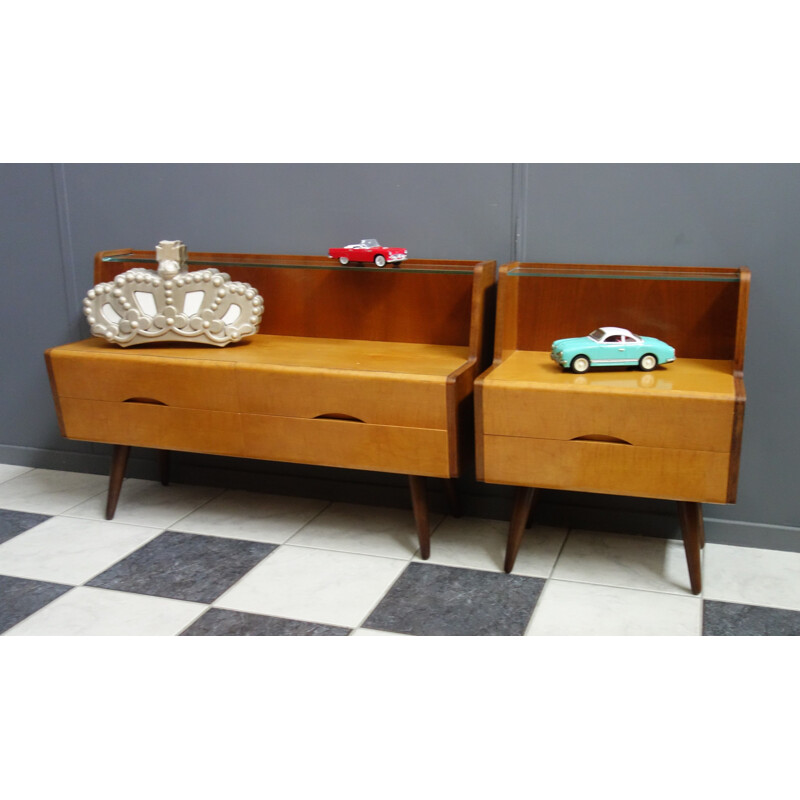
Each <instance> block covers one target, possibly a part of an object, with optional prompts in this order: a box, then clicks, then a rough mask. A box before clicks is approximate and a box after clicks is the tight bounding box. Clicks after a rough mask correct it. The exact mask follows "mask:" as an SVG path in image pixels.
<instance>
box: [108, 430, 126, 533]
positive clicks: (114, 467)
mask: <svg viewBox="0 0 800 800" xmlns="http://www.w3.org/2000/svg"><path fill="white" fill-rule="evenodd" d="M130 452H131V448H130V446H129V445H127V444H115V445H114V451H113V453H112V454H111V474H110V475H109V478H108V501H107V502H106V519H114V514H115V513H116V511H117V501H118V500H119V493H120V490H121V489H122V479H123V478H124V477H125V467H127V466H128V456H129V455H130Z"/></svg>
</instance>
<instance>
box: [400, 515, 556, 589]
mask: <svg viewBox="0 0 800 800" xmlns="http://www.w3.org/2000/svg"><path fill="white" fill-rule="evenodd" d="M566 535H567V532H566V530H565V529H564V528H552V527H547V526H543V525H534V526H533V527H532V528H531V529H530V530H528V531H525V535H524V537H523V539H522V544H521V545H520V549H519V554H518V555H517V560H516V563H515V564H514V574H515V575H528V576H531V577H537V578H546V577H547V576H548V575H549V574H550V572H551V571H552V569H553V565H554V564H555V562H556V558H557V557H558V553H559V550H560V549H561V545H562V544H563V543H564V539H565V537H566ZM507 541H508V522H504V521H502V520H494V519H476V518H474V517H461V518H455V517H447V518H446V519H445V520H444V522H442V524H441V525H439V527H438V528H436V531H435V533H434V535H433V537H432V539H431V557H430V560H429V562H428V563H430V564H443V565H445V566H448V567H466V568H468V569H482V570H488V571H491V572H502V571H503V563H504V561H505V554H506V543H507ZM414 561H421V559H420V557H419V555H417V556H415V557H414Z"/></svg>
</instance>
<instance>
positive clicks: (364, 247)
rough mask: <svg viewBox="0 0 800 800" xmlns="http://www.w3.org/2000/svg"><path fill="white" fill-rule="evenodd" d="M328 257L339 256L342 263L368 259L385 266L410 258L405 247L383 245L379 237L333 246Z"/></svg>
mask: <svg viewBox="0 0 800 800" xmlns="http://www.w3.org/2000/svg"><path fill="white" fill-rule="evenodd" d="M328 258H338V259H339V263H340V264H349V263H350V262H351V261H368V262H372V263H374V264H375V266H376V267H385V266H386V264H387V262H388V263H389V264H394V263H396V262H398V261H402V260H403V259H405V258H408V250H406V249H405V247H381V245H380V244H379V243H378V240H377V239H362V240H361V241H360V242H359V243H358V244H348V245H346V246H345V247H331V249H330V250H328Z"/></svg>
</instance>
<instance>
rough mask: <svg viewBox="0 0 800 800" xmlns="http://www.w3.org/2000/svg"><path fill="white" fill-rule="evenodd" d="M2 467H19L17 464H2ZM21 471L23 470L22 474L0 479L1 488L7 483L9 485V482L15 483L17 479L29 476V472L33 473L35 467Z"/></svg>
mask: <svg viewBox="0 0 800 800" xmlns="http://www.w3.org/2000/svg"><path fill="white" fill-rule="evenodd" d="M0 466H7V467H15V466H17V465H16V464H2V465H0ZM21 469H22V472H19V473H17V474H16V475H10V476H9V477H8V478H2V479H0V486H2V485H3V484H5V483H8V482H9V481H13V480H15V479H16V478H21V477H22V476H23V475H27V474H28V473H29V472H33V470H34V469H35V467H22V468H21Z"/></svg>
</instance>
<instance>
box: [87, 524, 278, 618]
mask: <svg viewBox="0 0 800 800" xmlns="http://www.w3.org/2000/svg"><path fill="white" fill-rule="evenodd" d="M275 547H276V545H274V544H264V543H262V542H245V541H242V540H240V539H223V538H221V537H219V536H201V535H199V534H195V533H179V532H177V531H165V532H164V533H162V534H161V535H160V536H157V537H156V538H155V539H153V540H152V541H150V542H148V543H147V544H145V545H143V546H142V547H140V548H139V549H138V550H136V551H135V552H133V553H131V555H129V556H127V557H126V558H124V559H123V560H122V561H120V562H118V563H117V564H114V566H113V567H110V568H109V569H107V570H106V571H105V572H103V573H102V574H100V575H98V576H97V577H96V578H92V580H91V581H89V582H88V583H87V584H86V585H87V586H99V587H101V588H104V589H117V590H120V591H123V592H138V593H139V594H150V595H155V596H157V597H171V598H174V599H175V600H193V601H195V602H198V603H211V602H213V601H214V600H216V599H217V598H218V597H219V596H220V595H221V594H222V593H223V592H224V591H226V590H227V589H229V588H230V587H231V586H232V585H233V584H234V583H236V581H238V580H239V578H241V577H242V575H244V574H245V573H246V572H249V571H250V570H251V569H252V568H253V567H254V566H255V565H256V564H258V563H259V561H261V560H262V559H263V558H264V557H265V556H267V555H268V554H269V553H271V552H272V551H273V550H274V549H275Z"/></svg>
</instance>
